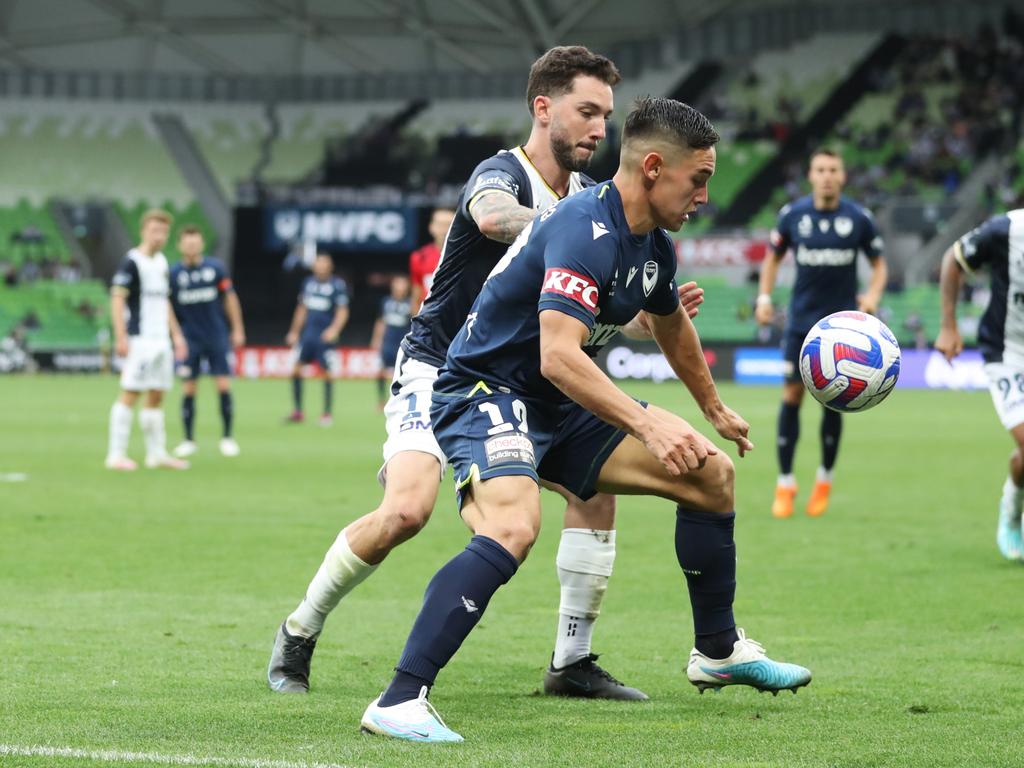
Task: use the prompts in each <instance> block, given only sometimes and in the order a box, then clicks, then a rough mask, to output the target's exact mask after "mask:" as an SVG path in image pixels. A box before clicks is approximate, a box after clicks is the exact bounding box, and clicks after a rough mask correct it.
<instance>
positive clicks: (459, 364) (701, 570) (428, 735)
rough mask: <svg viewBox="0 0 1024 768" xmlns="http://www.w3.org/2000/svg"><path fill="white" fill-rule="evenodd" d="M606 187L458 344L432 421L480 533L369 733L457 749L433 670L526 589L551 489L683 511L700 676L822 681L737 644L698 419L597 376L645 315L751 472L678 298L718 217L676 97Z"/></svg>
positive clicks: (536, 239) (518, 273)
mask: <svg viewBox="0 0 1024 768" xmlns="http://www.w3.org/2000/svg"><path fill="white" fill-rule="evenodd" d="M622 136H623V143H622V153H621V157H620V165H619V170H618V171H617V172H616V174H615V177H614V178H613V179H612V180H611V181H607V182H604V183H601V184H598V185H597V186H595V187H593V188H591V189H588V190H586V191H584V192H581V193H579V194H578V195H575V196H573V197H572V198H570V199H568V200H563V201H561V202H559V203H558V204H557V205H555V206H553V207H551V208H549V209H547V210H546V211H544V212H543V213H542V214H541V215H540V216H539V217H538V218H537V219H535V220H534V221H533V222H531V223H530V224H529V225H528V226H527V227H526V228H525V229H524V230H523V232H522V233H521V234H520V235H519V237H518V238H517V239H516V241H515V242H514V243H513V244H512V247H511V248H509V249H508V251H507V252H506V254H505V255H504V257H503V258H502V259H501V261H500V262H498V264H497V265H496V266H495V267H494V269H493V270H492V271H491V273H490V275H489V276H488V278H487V281H486V282H485V283H484V286H483V289H482V290H481V292H480V295H479V297H478V298H477V300H476V302H475V303H474V305H473V308H472V311H471V312H470V313H469V315H468V317H467V319H466V322H465V324H464V325H463V327H462V328H461V330H460V331H459V333H458V335H457V336H456V337H455V339H454V340H453V341H452V344H451V347H450V348H449V350H448V355H447V358H446V361H445V365H444V368H443V369H442V370H441V372H440V375H439V377H438V379H437V382H436V384H435V386H434V398H433V402H434V405H433V407H432V409H431V418H432V419H433V422H434V431H435V434H436V435H437V440H438V442H439V444H440V446H441V449H442V450H443V451H444V453H445V455H446V456H447V457H448V459H449V461H450V462H451V463H452V465H453V467H454V470H455V481H456V488H457V498H458V503H459V506H460V512H461V515H462V518H463V520H464V521H465V522H466V524H467V525H468V526H469V527H470V528H471V529H472V530H473V533H474V534H475V535H474V536H473V538H472V539H471V540H470V543H469V545H468V546H467V547H466V549H465V550H463V551H462V552H461V553H459V554H458V555H456V556H455V557H454V558H453V559H452V560H450V561H449V562H448V563H447V564H446V565H445V566H443V567H442V568H441V570H439V571H438V572H437V574H436V575H435V576H434V578H433V579H432V580H431V582H430V584H429V585H428V587H427V590H426V595H425V597H424V603H423V608H422V610H421V611H420V614H419V616H418V617H417V619H416V623H415V624H414V625H413V629H412V632H411V633H410V635H409V639H408V641H407V642H406V646H405V650H404V652H403V653H402V657H401V659H400V660H399V662H398V665H397V666H396V668H395V670H396V672H395V676H394V678H393V679H392V681H391V683H390V685H389V686H388V688H387V690H385V691H384V693H383V694H382V695H381V696H380V697H379V698H378V699H377V700H375V701H374V702H372V703H371V704H370V706H369V707H368V708H367V709H366V712H365V713H364V714H363V718H362V727H363V729H364V730H367V731H369V732H372V733H378V734H381V735H386V736H391V737H394V738H401V739H408V740H413V741H421V742H444V741H462V737H461V736H459V734H457V733H455V732H454V731H452V730H451V729H449V728H448V727H447V726H446V725H445V724H444V722H443V721H442V720H441V718H440V717H439V716H438V715H437V713H436V711H435V710H434V709H433V707H432V706H431V704H430V703H429V702H428V701H427V693H428V692H429V690H430V688H431V686H432V685H433V684H434V680H435V679H436V676H437V674H438V672H439V671H440V670H441V669H442V668H443V667H444V666H445V665H446V664H447V663H448V661H449V660H450V659H451V658H452V656H453V655H454V654H455V652H456V651H457V650H458V649H459V647H460V646H461V644H462V642H463V641H464V640H465V638H466V637H467V636H468V635H469V633H470V631H471V630H472V629H473V627H474V626H476V624H477V622H478V621H479V620H480V617H481V616H482V615H483V612H484V610H486V608H487V604H488V602H489V601H490V599H491V597H492V596H493V595H494V593H495V592H496V591H497V590H498V588H499V587H500V586H501V585H502V584H504V583H506V582H507V581H508V580H509V579H511V578H512V576H513V575H514V574H515V572H516V570H517V569H518V567H519V564H520V563H522V561H523V560H524V559H525V558H526V555H527V554H528V553H529V551H530V547H531V546H532V545H533V542H534V541H535V539H536V537H537V534H538V531H539V529H540V493H539V488H540V485H539V484H540V482H541V479H542V478H543V479H544V480H547V481H550V482H554V483H556V484H558V485H559V486H560V487H564V488H566V489H568V491H569V492H570V493H572V494H574V496H576V497H578V498H581V499H590V498H592V497H594V496H595V495H596V494H597V493H598V492H599V491H603V492H605V493H626V494H643V495H652V496H660V497H662V498H666V499H669V500H671V501H674V502H675V503H676V504H677V507H676V532H675V537H676V554H677V556H678V560H679V565H680V567H681V568H682V570H683V573H684V574H685V575H686V580H687V584H688V587H689V592H690V602H691V605H692V606H693V621H694V629H695V635H696V642H695V647H694V649H693V650H692V651H691V655H690V661H689V664H688V666H687V676H688V678H689V680H690V682H691V683H693V684H694V685H695V686H697V687H698V688H699V689H700V690H701V691H703V690H704V689H705V688H716V689H717V688H721V687H723V686H726V685H750V686H753V687H755V688H758V689H761V690H772V691H778V690H780V689H784V688H790V689H793V690H795V689H796V688H798V687H800V686H802V685H806V684H807V683H808V682H810V677H811V675H810V672H809V671H808V670H806V669H804V668H803V667H798V666H796V665H793V664H780V663H778V662H775V661H772V660H771V659H769V658H768V657H767V656H766V655H765V653H764V650H763V649H762V648H761V646H760V645H758V644H757V643H755V642H754V641H752V640H748V639H747V638H746V637H745V636H744V634H743V631H742V630H738V629H737V628H736V623H735V621H734V619H733V615H732V603H733V597H734V594H735V589H736V551H735V545H734V543H733V522H734V518H735V513H734V511H733V495H734V494H733V464H732V461H731V460H730V459H729V458H728V457H727V456H726V455H725V453H724V452H720V451H719V449H718V448H716V447H715V445H714V444H713V443H712V442H711V441H710V440H708V439H707V438H706V437H704V436H703V435H701V434H700V433H699V432H697V431H696V430H695V429H694V428H693V427H691V426H690V425H689V424H688V423H687V422H685V421H684V420H682V419H681V418H679V417H678V416H675V415H674V414H671V413H669V412H668V411H664V410H662V409H660V408H657V407H654V406H647V405H646V404H644V403H639V402H637V401H635V400H633V399H632V398H631V397H629V396H628V395H626V394H625V393H624V392H623V391H622V390H620V389H619V388H618V387H616V386H615V384H613V383H612V381H611V380H610V379H609V378H608V377H607V376H606V375H605V374H604V372H603V371H601V369H600V368H598V366H597V365H596V363H595V362H594V360H593V357H594V355H596V354H597V352H598V351H599V349H600V348H601V347H602V346H603V345H605V344H606V343H608V341H610V340H611V339H612V338H613V337H614V336H615V335H616V333H617V332H618V331H619V330H620V329H621V328H622V327H623V326H624V325H626V324H627V323H628V322H630V320H631V319H632V318H633V317H634V316H636V315H637V313H638V312H640V311H641V310H642V311H646V312H647V320H648V322H649V323H650V327H651V330H652V332H653V335H654V338H655V340H656V341H657V342H658V344H659V346H660V347H661V349H662V351H663V352H664V354H665V356H666V357H667V358H668V360H669V363H670V364H671V365H672V368H673V370H674V371H675V373H676V374H677V375H678V376H679V378H680V379H681V380H682V381H683V382H684V383H685V384H686V386H687V388H688V389H689V391H690V393H691V394H692V396H693V397H694V399H695V400H696V402H697V404H698V406H699V407H700V409H701V411H702V412H703V414H704V415H705V417H706V418H707V419H708V421H709V422H710V423H711V425H712V426H713V427H714V428H715V430H716V431H717V432H718V433H719V435H721V437H722V438H723V439H725V440H728V441H732V442H735V443H736V445H737V446H738V448H739V453H740V455H741V456H742V455H743V454H744V453H745V452H746V451H748V450H751V449H752V448H753V447H754V446H753V444H752V443H751V442H750V441H749V440H748V439H747V431H748V425H747V423H746V422H745V421H744V420H743V419H742V418H740V416H739V415H737V414H736V413H735V412H734V411H732V409H730V408H728V407H727V406H726V405H725V404H724V403H723V402H722V401H721V399H720V398H719V396H718V391H717V389H716V387H715V384H714V381H713V380H712V378H711V372H710V371H709V369H708V366H707V363H706V362H705V360H704V355H703V352H702V350H701V346H700V340H699V339H698V337H697V333H696V331H695V330H694V327H693V324H692V323H691V322H690V319H689V318H688V316H687V313H686V312H685V311H684V310H683V308H682V306H681V305H680V301H679V295H678V292H677V289H676V283H675V272H676V257H675V250H674V248H673V247H672V242H671V240H670V239H669V237H668V236H667V235H666V234H665V233H664V232H663V231H662V229H671V230H678V229H679V228H680V227H681V226H682V225H683V223H684V222H685V221H686V220H687V219H688V218H689V215H690V214H691V213H693V212H694V211H695V210H696V209H697V207H698V206H699V205H702V204H704V203H706V202H707V199H708V197H707V184H708V179H710V177H711V175H712V174H713V173H714V171H715V149H714V145H715V144H716V143H717V141H718V134H717V133H716V132H715V131H714V129H713V128H712V126H711V124H710V123H709V122H708V121H707V119H706V118H705V117H704V116H703V115H701V114H700V113H699V112H697V111H696V110H694V109H692V108H691V107H688V106H687V105H685V104H682V103H680V102H677V101H672V100H670V99H645V100H642V101H640V102H638V104H637V107H636V108H635V109H634V110H633V112H631V113H630V115H629V117H628V118H627V120H626V123H625V127H624V129H623V134H622Z"/></svg>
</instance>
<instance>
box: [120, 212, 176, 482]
mask: <svg viewBox="0 0 1024 768" xmlns="http://www.w3.org/2000/svg"><path fill="white" fill-rule="evenodd" d="M171 221H172V219H171V215H170V214H169V213H167V212H166V211H161V210H157V209H153V210H149V211H146V213H144V214H143V215H142V221H141V238H140V239H141V242H140V243H139V245H138V246H136V247H135V248H132V249H131V250H130V251H128V254H127V255H126V256H125V257H124V260H123V261H122V262H121V264H120V266H118V268H117V272H116V273H115V274H114V279H113V281H112V286H111V290H110V316H111V322H112V324H113V326H114V351H115V352H116V354H117V355H118V356H119V357H121V358H123V360H124V367H123V368H122V370H121V394H120V395H119V396H118V398H117V400H116V401H115V402H114V405H113V406H112V407H111V409H110V447H109V449H108V450H107V461H106V466H107V469H115V470H120V471H131V470H134V469H135V468H136V464H135V462H134V461H132V460H131V459H129V458H128V441H129V438H130V437H131V431H132V413H133V409H134V407H135V403H136V401H137V400H138V399H139V395H140V394H142V393H143V392H145V393H146V399H145V403H144V404H143V407H142V410H141V411H140V413H139V426H141V427H142V435H143V439H144V441H145V445H146V467H147V468H150V469H156V468H166V469H188V462H186V461H182V460H180V459H176V458H173V457H172V456H170V455H168V453H167V447H166V443H167V438H166V434H165V430H164V412H163V410H162V405H163V399H164V392H166V391H167V390H168V389H170V388H171V383H172V381H173V369H174V360H175V357H178V358H184V357H185V356H186V355H187V352H188V348H187V346H186V344H185V337H184V336H183V335H182V333H181V328H179V327H178V321H177V320H176V319H175V317H174V311H173V310H172V309H171V302H170V299H169V298H168V296H169V292H170V291H169V288H170V284H169V280H168V275H169V271H168V268H167V259H166V258H165V257H164V254H163V253H162V251H161V249H162V248H163V247H164V244H165V243H166V242H167V234H168V232H169V231H170V228H171ZM172 340H173V349H172V346H171V342H172Z"/></svg>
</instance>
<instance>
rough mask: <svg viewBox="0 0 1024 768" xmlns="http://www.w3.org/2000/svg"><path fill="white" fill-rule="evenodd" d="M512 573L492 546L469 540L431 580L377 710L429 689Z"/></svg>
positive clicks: (506, 557) (506, 558)
mask: <svg viewBox="0 0 1024 768" xmlns="http://www.w3.org/2000/svg"><path fill="white" fill-rule="evenodd" d="M518 567H519V562H518V561H517V560H516V559H515V557H513V556H512V554H511V553H510V552H509V551H508V550H507V549H505V548H504V547H503V546H501V545H500V544H499V543H498V542H496V541H494V540H493V539H489V538H487V537H486V536H474V537H473V538H472V539H471V540H470V542H469V545H468V546H467V547H466V548H465V549H464V550H463V551H462V552H460V553H459V554H457V555H456V556H455V557H453V558H452V559H451V560H449V561H448V562H447V563H446V564H445V565H444V566H442V568H441V570H439V571H438V572H437V573H436V574H434V578H433V579H431V581H430V584H428V585H427V591H426V594H425V595H424V598H423V608H421V609H420V615H419V616H417V617H416V623H415V624H413V627H412V632H410V633H409V639H408V640H406V642H405V650H404V651H403V652H402V658H401V659H399V661H398V666H397V667H395V672H396V674H395V676H394V678H393V679H392V680H391V683H390V685H388V688H387V690H386V691H384V693H383V695H382V696H381V698H380V706H382V707H391V706H394V705H395V704H401V703H402V702H403V701H409V700H411V699H415V698H416V697H417V696H419V693H420V688H421V687H423V686H424V685H425V686H427V687H428V688H429V687H430V686H432V685H433V684H434V680H435V679H436V678H437V673H438V672H439V671H440V670H441V669H442V668H443V667H444V665H445V664H447V663H448V661H449V660H450V659H451V657H452V656H454V655H455V652H456V651H457V650H458V649H459V647H460V646H461V645H462V643H463V642H464V641H465V639H466V638H467V637H468V636H469V633H470V632H471V631H472V630H473V627H475V626H476V624H477V622H478V621H480V617H481V616H483V614H484V610H486V608H487V604H488V603H489V602H490V599H491V597H492V596H493V595H494V593H495V592H497V591H498V587H500V586H501V585H502V584H505V583H506V582H507V581H508V580H509V579H511V578H512V576H513V575H514V574H515V572H516V569H517V568H518Z"/></svg>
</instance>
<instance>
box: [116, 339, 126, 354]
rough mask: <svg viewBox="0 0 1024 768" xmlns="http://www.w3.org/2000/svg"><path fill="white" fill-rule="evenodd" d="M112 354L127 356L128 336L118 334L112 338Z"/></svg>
mask: <svg viewBox="0 0 1024 768" xmlns="http://www.w3.org/2000/svg"><path fill="white" fill-rule="evenodd" d="M114 354H115V355H117V356H118V357H128V337H127V336H118V337H117V338H116V339H115V340H114Z"/></svg>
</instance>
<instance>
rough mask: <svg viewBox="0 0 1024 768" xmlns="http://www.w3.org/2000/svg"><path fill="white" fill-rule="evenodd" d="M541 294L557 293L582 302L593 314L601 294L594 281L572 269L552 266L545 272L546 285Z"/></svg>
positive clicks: (579, 302) (578, 302) (595, 312)
mask: <svg viewBox="0 0 1024 768" xmlns="http://www.w3.org/2000/svg"><path fill="white" fill-rule="evenodd" d="M540 292H541V295H542V296H543V295H544V294H546V293H555V294H558V295H559V296H565V297H566V298H569V299H572V300H573V301H575V302H576V303H577V304H582V305H583V306H584V307H586V308H587V309H588V310H589V311H590V312H591V313H592V314H595V315H596V314H597V299H598V296H599V295H600V291H598V289H597V286H596V285H595V284H594V281H593V280H591V279H590V278H589V277H586V276H584V275H581V274H579V273H577V272H573V271H572V270H570V269H559V268H554V267H553V268H551V269H549V270H548V271H547V272H545V273H544V287H543V288H541V289H540Z"/></svg>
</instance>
